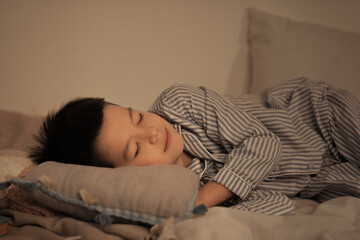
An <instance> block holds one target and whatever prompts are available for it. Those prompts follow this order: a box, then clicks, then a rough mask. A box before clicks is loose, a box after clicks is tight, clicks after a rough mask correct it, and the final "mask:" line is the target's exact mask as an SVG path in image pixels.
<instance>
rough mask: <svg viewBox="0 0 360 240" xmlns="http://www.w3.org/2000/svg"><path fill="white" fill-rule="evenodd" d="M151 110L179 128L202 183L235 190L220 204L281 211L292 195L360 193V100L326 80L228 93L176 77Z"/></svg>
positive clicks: (289, 205)
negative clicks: (247, 93)
mask: <svg viewBox="0 0 360 240" xmlns="http://www.w3.org/2000/svg"><path fill="white" fill-rule="evenodd" d="M150 111H151V112H153V113H156V114H158V115H160V116H161V117H163V118H164V119H166V120H168V121H169V122H170V123H172V124H173V126H174V127H175V129H176V130H177V131H178V132H179V133H180V134H181V135H182V137H183V139H184V149H185V150H186V151H188V152H189V153H191V154H192V155H193V156H194V157H195V158H194V159H193V160H192V162H191V164H190V166H189V169H191V170H192V171H194V172H195V173H197V174H198V175H199V177H200V183H201V185H204V184H206V183H207V182H209V181H216V182H217V183H219V184H221V185H223V186H225V187H226V188H227V189H229V190H230V191H232V192H233V193H235V197H233V198H232V199H230V200H228V201H226V202H224V203H223V205H225V206H231V207H232V208H237V209H243V210H247V211H254V212H260V213H266V214H271V215H283V214H292V213H293V212H294V206H293V203H292V201H291V200H290V198H289V197H291V196H301V197H304V198H314V199H316V200H318V201H320V202H322V201H325V200H328V199H331V198H334V197H338V196H343V195H352V196H357V197H360V171H359V165H360V163H359V162H360V146H359V145H360V121H359V120H360V104H359V101H358V100H357V99H355V97H353V96H352V95H350V94H349V93H347V92H345V91H343V90H340V89H335V88H332V87H330V86H329V85H327V84H326V83H316V82H312V81H310V80H307V79H305V78H300V79H295V80H291V81H288V82H285V83H284V84H282V85H280V86H278V87H275V88H273V89H271V90H269V91H268V92H267V94H266V95H264V96H262V97H258V96H243V97H231V98H230V97H222V96H220V95H218V94H217V93H215V92H214V91H212V90H210V89H208V88H206V87H200V88H195V87H191V86H187V85H183V84H176V85H173V86H171V87H169V88H168V89H166V90H165V91H164V92H163V93H162V94H161V95H160V96H159V97H158V98H157V100H156V101H155V102H154V104H153V105H152V107H151V108H150Z"/></svg>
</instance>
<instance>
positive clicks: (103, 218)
mask: <svg viewBox="0 0 360 240" xmlns="http://www.w3.org/2000/svg"><path fill="white" fill-rule="evenodd" d="M94 220H95V222H96V223H98V224H100V225H101V226H106V225H109V224H112V223H113V222H114V219H113V218H112V217H110V216H109V215H106V214H104V213H99V214H97V215H96V216H95V219H94Z"/></svg>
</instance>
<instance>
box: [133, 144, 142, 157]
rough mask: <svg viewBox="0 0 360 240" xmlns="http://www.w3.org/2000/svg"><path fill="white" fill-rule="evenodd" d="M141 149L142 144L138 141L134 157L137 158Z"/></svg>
mask: <svg viewBox="0 0 360 240" xmlns="http://www.w3.org/2000/svg"><path fill="white" fill-rule="evenodd" d="M140 150H141V146H140V144H139V143H138V142H136V152H135V156H134V158H136V156H137V155H139V153H140Z"/></svg>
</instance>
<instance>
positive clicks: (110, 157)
mask: <svg viewBox="0 0 360 240" xmlns="http://www.w3.org/2000/svg"><path fill="white" fill-rule="evenodd" d="M96 147H97V150H98V151H99V152H100V155H101V156H102V157H103V158H104V159H105V161H106V162H108V163H110V164H111V165H112V166H113V167H123V166H148V165H156V164H177V165H181V161H180V158H181V156H182V154H183V148H184V141H183V139H182V137H181V135H180V134H179V133H178V132H177V131H176V130H175V129H174V128H173V126H172V125H171V124H169V123H168V122H167V121H166V120H165V119H163V118H161V117H160V116H158V115H156V114H153V113H149V112H141V111H137V110H133V109H131V108H124V107H120V106H117V105H109V104H107V105H105V108H104V119H103V124H102V127H101V129H100V134H99V137H98V140H97V143H96Z"/></svg>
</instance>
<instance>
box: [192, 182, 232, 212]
mask: <svg viewBox="0 0 360 240" xmlns="http://www.w3.org/2000/svg"><path fill="white" fill-rule="evenodd" d="M232 196H234V193H232V192H231V191H229V190H228V189H227V188H225V187H224V186H222V185H220V184H219V183H217V182H213V181H211V182H208V183H207V184H205V185H204V186H203V187H202V188H200V189H199V193H198V196H197V198H196V202H195V205H199V204H205V205H206V206H207V207H214V206H216V205H218V204H220V203H222V202H224V201H226V200H228V199H229V198H231V197H232Z"/></svg>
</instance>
